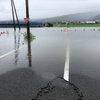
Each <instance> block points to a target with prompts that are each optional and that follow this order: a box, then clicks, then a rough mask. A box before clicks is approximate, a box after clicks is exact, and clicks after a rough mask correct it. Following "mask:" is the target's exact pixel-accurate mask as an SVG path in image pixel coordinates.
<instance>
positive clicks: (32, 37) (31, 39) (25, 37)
mask: <svg viewBox="0 0 100 100" xmlns="http://www.w3.org/2000/svg"><path fill="white" fill-rule="evenodd" d="M22 35H23V36H24V39H25V41H27V39H28V37H27V33H26V32H24V33H22ZM34 39H35V36H34V35H33V34H32V33H31V32H30V41H31V42H32V41H33V40H34Z"/></svg>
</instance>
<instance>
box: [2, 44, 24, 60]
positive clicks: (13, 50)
mask: <svg viewBox="0 0 100 100" xmlns="http://www.w3.org/2000/svg"><path fill="white" fill-rule="evenodd" d="M23 47H25V46H22V47H20V48H19V49H16V50H13V51H11V52H8V53H6V54H4V55H2V56H0V59H1V58H3V57H5V56H8V55H10V54H12V53H14V52H15V51H17V50H20V49H22V48H23Z"/></svg>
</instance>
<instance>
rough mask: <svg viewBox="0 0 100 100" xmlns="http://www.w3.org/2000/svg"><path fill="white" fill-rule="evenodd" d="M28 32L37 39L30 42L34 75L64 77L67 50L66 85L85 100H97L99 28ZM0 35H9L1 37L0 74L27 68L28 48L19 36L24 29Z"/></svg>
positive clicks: (49, 29) (99, 69) (99, 49)
mask: <svg viewBox="0 0 100 100" xmlns="http://www.w3.org/2000/svg"><path fill="white" fill-rule="evenodd" d="M30 31H31V32H32V34H34V35H35V36H36V39H35V40H33V41H32V42H31V65H32V66H31V68H32V69H33V70H34V71H35V72H36V73H37V74H39V75H40V76H42V77H43V78H45V79H51V80H52V79H54V78H56V77H58V76H60V75H62V76H63V73H64V66H65V60H66V52H67V46H69V48H70V60H69V61H70V62H69V81H70V82H71V83H74V84H75V85H76V86H78V87H79V88H80V91H81V92H82V94H83V96H84V98H83V99H84V100H97V98H100V86H99V85H100V81H99V79H100V46H99V43H100V29H99V28H68V32H66V31H64V28H31V29H30ZM0 32H8V33H5V34H1V35H0V74H2V73H6V72H7V71H10V70H13V69H16V68H26V67H29V66H28V65H29V57H28V48H27V47H28V46H27V42H26V41H25V40H24V37H23V35H22V34H21V33H23V32H26V29H24V28H23V29H22V30H21V31H20V32H19V31H16V32H15V33H14V32H13V29H12V28H11V29H10V28H8V29H5V28H4V29H0ZM18 48H19V49H18ZM17 49H18V50H17ZM6 54H7V55H6ZM4 55H5V56H4ZM95 93H96V94H95Z"/></svg>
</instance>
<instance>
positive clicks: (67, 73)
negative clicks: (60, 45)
mask: <svg viewBox="0 0 100 100" xmlns="http://www.w3.org/2000/svg"><path fill="white" fill-rule="evenodd" d="M69 61H70V50H69V46H68V48H67V52H66V61H65V68H64V76H63V78H64V79H65V80H66V81H69Z"/></svg>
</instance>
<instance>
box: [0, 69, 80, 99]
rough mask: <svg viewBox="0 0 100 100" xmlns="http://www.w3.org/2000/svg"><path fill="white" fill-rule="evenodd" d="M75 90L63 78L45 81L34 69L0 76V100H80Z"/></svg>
mask: <svg viewBox="0 0 100 100" xmlns="http://www.w3.org/2000/svg"><path fill="white" fill-rule="evenodd" d="M74 88H75V87H74V86H73V85H71V84H69V83H68V82H66V81H64V80H63V79H61V78H56V79H54V80H46V79H43V78H42V77H41V76H39V75H37V74H36V73H35V72H34V71H33V70H32V68H19V69H16V70H12V71H9V72H7V73H5V74H2V75H0V100H33V99H34V98H36V100H79V96H78V93H77V92H76V90H74ZM37 94H39V96H38V97H36V96H37Z"/></svg>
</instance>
